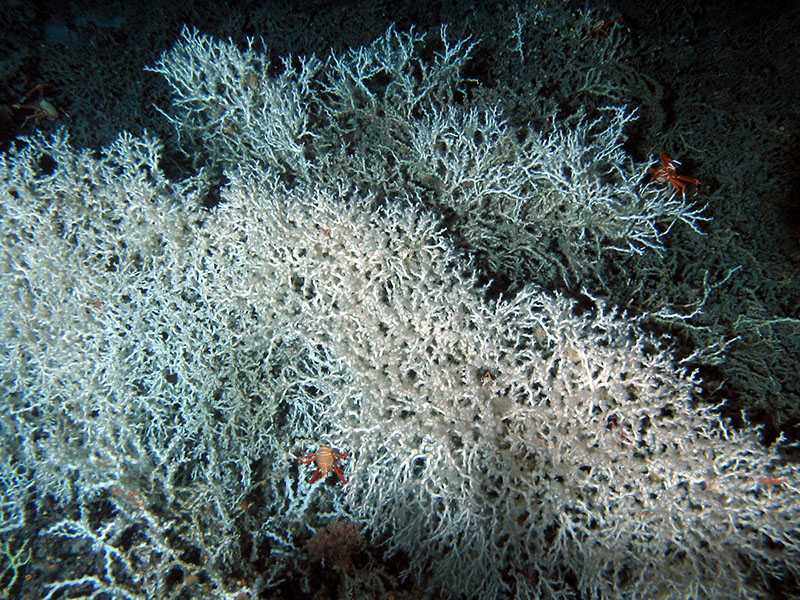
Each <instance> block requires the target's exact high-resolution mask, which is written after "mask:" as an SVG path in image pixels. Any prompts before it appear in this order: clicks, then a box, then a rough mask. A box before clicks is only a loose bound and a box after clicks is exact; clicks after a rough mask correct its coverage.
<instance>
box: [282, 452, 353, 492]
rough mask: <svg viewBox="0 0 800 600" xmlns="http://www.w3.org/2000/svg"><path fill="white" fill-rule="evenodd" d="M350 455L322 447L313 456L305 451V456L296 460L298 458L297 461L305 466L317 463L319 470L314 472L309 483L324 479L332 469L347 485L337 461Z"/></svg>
mask: <svg viewBox="0 0 800 600" xmlns="http://www.w3.org/2000/svg"><path fill="white" fill-rule="evenodd" d="M349 455H350V452H345V453H344V454H339V453H337V452H334V451H333V450H331V447H330V446H320V449H319V450H317V451H316V452H314V453H313V454H306V452H305V450H303V456H302V457H300V456H297V457H295V458H297V460H299V461H300V462H301V463H303V464H304V465H307V464H308V463H310V462H312V461H316V463H317V470H316V471H314V474H313V475H312V476H311V479H309V480H308V483H314V482H315V481H316V480H317V479H319V478H320V477H324V476H325V475H327V474H328V473H330V472H331V469H333V472H334V473H336V476H337V477H338V478H339V479H341V480H342V484H346V483H347V480H346V479H345V478H344V475H342V470H341V469H340V468H339V465H338V464H337V463H336V459H337V458H345V457H347V456H349Z"/></svg>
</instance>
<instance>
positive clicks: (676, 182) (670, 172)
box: [647, 152, 700, 198]
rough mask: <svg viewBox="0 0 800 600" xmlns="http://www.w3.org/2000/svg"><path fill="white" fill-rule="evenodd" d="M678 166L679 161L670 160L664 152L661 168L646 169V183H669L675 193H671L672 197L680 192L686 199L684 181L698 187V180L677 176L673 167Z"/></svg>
mask: <svg viewBox="0 0 800 600" xmlns="http://www.w3.org/2000/svg"><path fill="white" fill-rule="evenodd" d="M679 164H681V163H680V161H677V160H675V159H674V158H670V157H669V155H668V154H667V153H666V152H662V153H661V166H660V167H658V168H657V169H653V168H649V169H647V172H648V173H649V174H650V179H649V180H648V183H649V182H650V181H662V182H665V183H666V182H669V183H671V184H672V187H674V188H675V191H674V192H673V193H672V195H673V196H674V195H675V194H677V193H678V192H680V193H681V194H683V197H684V198H686V184H685V183H683V182H684V181H686V182H689V183H693V184H695V185H700V180H699V179H695V178H694V177H684V176H683V175H678V174H677V173H676V172H675V165H679Z"/></svg>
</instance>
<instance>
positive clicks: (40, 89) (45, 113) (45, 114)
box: [11, 85, 59, 123]
mask: <svg viewBox="0 0 800 600" xmlns="http://www.w3.org/2000/svg"><path fill="white" fill-rule="evenodd" d="M11 108H14V109H17V110H23V109H24V110H32V111H33V113H32V114H30V115H28V116H27V117H25V121H24V122H25V123H27V122H28V121H30V120H31V119H36V120H41V119H51V120H54V119H58V116H59V115H58V110H57V109H56V107H55V106H53V105H52V104H51V103H50V102H48V101H47V100H45V97H44V86H43V85H37V86H36V87H35V88H33V89H32V90H31V91H29V92H28V93H27V94H25V95H24V96H23V97H22V98H20V99H19V102H17V103H16V104H12V105H11Z"/></svg>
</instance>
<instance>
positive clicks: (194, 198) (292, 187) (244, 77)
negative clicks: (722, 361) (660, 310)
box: [0, 28, 800, 600]
mask: <svg viewBox="0 0 800 600" xmlns="http://www.w3.org/2000/svg"><path fill="white" fill-rule="evenodd" d="M475 43H476V42H475V41H473V40H457V39H453V38H452V37H451V36H450V35H449V34H448V31H447V30H446V28H442V30H441V31H440V32H439V33H438V35H428V36H425V35H423V34H421V33H419V32H417V31H415V30H411V31H407V32H400V31H397V30H395V29H394V28H390V29H389V30H388V31H387V32H386V33H385V35H383V36H381V37H380V38H378V39H377V40H375V41H374V43H372V44H371V45H368V46H366V47H361V48H356V49H353V50H349V51H345V52H341V53H338V54H332V55H331V56H329V57H327V58H317V57H313V56H310V57H293V58H287V59H285V60H283V61H279V62H277V63H275V64H271V63H270V61H269V59H268V58H267V57H266V56H265V55H264V54H261V53H259V52H258V51H256V50H255V48H254V45H251V46H250V47H246V48H244V49H241V48H237V47H236V46H235V45H234V44H233V43H231V42H226V41H220V40H216V39H213V38H210V37H207V36H204V35H201V34H199V33H197V32H195V31H191V30H186V31H184V33H183V35H182V37H181V38H180V39H179V40H178V41H177V43H176V44H175V46H174V47H173V48H172V49H170V50H168V51H167V52H165V53H164V54H163V55H162V57H161V59H160V60H159V61H158V62H157V63H156V64H155V65H154V66H153V67H152V70H153V71H155V72H157V73H160V74H161V75H163V76H164V78H166V81H167V82H168V84H169V86H170V87H171V89H172V92H173V94H174V104H173V106H172V107H162V109H163V110H164V114H165V115H166V116H167V118H168V119H169V120H170V121H171V122H172V123H173V124H174V126H175V128H176V134H177V139H178V142H179V143H180V147H181V149H182V150H183V152H184V153H185V155H186V157H187V158H188V159H190V160H191V162H193V163H194V164H195V165H197V166H198V168H197V169H196V170H195V171H194V174H192V175H186V176H183V177H182V178H173V179H168V178H167V176H166V175H165V174H164V172H162V170H161V168H160V166H159V159H160V156H161V151H162V147H161V143H160V142H159V141H157V140H155V139H153V138H151V137H147V136H144V137H134V136H131V135H128V134H121V135H120V136H119V138H118V139H117V140H116V141H115V142H114V143H113V144H111V145H109V146H108V147H106V148H105V149H103V150H102V151H78V150H75V149H73V147H72V146H71V145H70V142H69V139H68V136H67V134H66V133H65V132H64V130H59V132H57V133H55V134H52V135H47V136H45V135H32V136H31V137H29V138H28V139H26V140H24V142H22V143H18V144H17V145H16V146H15V148H13V149H12V150H10V151H9V152H8V153H6V154H4V155H2V157H0V173H1V174H2V175H1V176H2V203H1V204H0V222H1V223H2V234H3V243H2V248H0V257H1V262H0V264H1V265H2V267H1V268H2V272H1V273H0V286H1V289H0V303H1V304H2V310H1V311H0V314H1V315H2V338H1V339H2V352H1V353H0V363H2V371H0V372H1V373H2V377H3V382H2V384H3V389H4V399H3V408H2V413H0V428H2V440H3V442H2V446H0V480H1V481H0V484H2V485H0V488H1V489H2V497H0V501H1V506H2V531H3V532H5V533H8V532H20V531H24V530H25V529H24V528H25V526H26V522H27V519H28V518H30V514H31V512H30V511H31V508H30V507H31V506H33V507H36V508H37V510H39V511H45V510H47V511H49V512H48V514H51V515H53V514H55V515H57V518H55V519H54V520H52V521H51V522H50V524H49V525H48V526H47V528H46V530H43V531H41V532H40V533H39V535H42V536H49V537H50V538H51V539H52V540H53V544H56V543H62V544H66V546H64V547H65V548H70V552H73V553H75V555H79V556H80V557H82V558H81V561H80V564H75V566H74V568H73V569H72V570H71V571H63V570H62V571H61V572H60V574H59V576H57V577H54V578H52V579H51V581H50V583H48V585H47V587H46V596H45V597H46V598H47V599H55V598H62V597H72V596H75V595H81V597H87V598H114V599H126V600H130V599H139V598H173V597H174V598H178V597H197V598H201V597H202V598H215V599H216V598H228V599H231V598H248V597H258V596H259V595H260V594H262V595H264V596H263V597H269V596H268V593H269V590H271V589H274V588H276V587H278V586H280V585H282V584H284V583H285V582H286V581H287V580H288V578H290V577H293V578H294V579H293V581H297V580H298V579H297V578H298V577H300V578H302V577H306V578H307V579H306V583H305V584H302V585H303V586H305V591H306V592H308V590H309V589H310V587H309V586H311V585H312V583H311V582H312V581H313V580H314V577H315V574H316V573H318V572H319V570H320V569H323V570H324V569H326V568H327V569H333V570H338V571H339V572H340V573H341V576H342V577H347V578H350V579H349V580H348V581H350V582H351V584H352V585H353V586H355V583H353V582H354V581H355V578H356V577H357V575H356V573H358V572H360V573H361V575H360V577H362V580H361V581H362V583H361V585H362V586H369V587H368V589H369V590H370V592H369V593H370V594H372V595H371V596H370V597H387V595H388V594H389V592H391V591H392V589H393V587H392V586H393V585H395V582H396V580H397V578H398V577H399V576H400V574H398V573H397V572H395V571H392V569H391V568H388V567H387V566H386V564H387V563H386V562H383V563H380V564H379V563H378V562H377V558H378V557H383V558H381V560H383V561H391V558H392V557H395V556H396V557H400V558H399V559H398V562H400V563H402V565H403V566H402V569H403V573H402V575H403V576H405V577H406V578H407V579H408V580H410V581H415V582H418V583H419V585H420V586H423V587H424V588H427V589H430V590H434V591H439V592H441V593H442V594H444V596H443V597H458V596H464V597H474V598H484V599H485V598H519V599H523V598H552V599H555V598H620V597H631V598H634V597H636V598H656V597H658V598H668V597H669V598H688V597H693V598H734V597H736V598H740V597H747V596H756V595H759V594H761V593H763V592H764V591H765V589H766V586H767V585H768V582H769V580H770V579H769V578H770V577H773V576H780V575H781V574H785V573H792V572H794V573H796V571H797V568H798V564H800V556H798V541H800V540H799V539H798V538H799V532H798V523H800V494H798V489H797V487H796V483H797V481H798V480H800V468H798V467H797V466H796V465H792V464H786V463H784V462H782V461H781V460H780V456H779V453H778V450H777V448H775V447H773V448H766V447H764V446H763V445H762V444H761V442H760V440H759V436H758V434H757V431H756V430H755V429H753V428H750V427H749V426H747V425H746V424H745V426H744V427H742V428H738V429H737V428H733V427H732V426H731V425H729V424H728V423H727V422H726V421H724V420H723V419H722V418H721V417H720V416H719V413H718V411H716V410H715V408H714V407H707V406H703V405H702V404H699V403H698V402H696V396H697V393H698V392H699V391H700V390H701V389H702V381H701V380H700V378H699V377H698V375H697V374H696V373H694V372H690V371H688V370H687V369H686V367H685V366H683V365H682V364H680V363H677V362H676V361H675V360H674V359H673V358H672V355H671V353H670V351H669V348H668V347H667V345H666V343H665V341H664V340H662V339H659V338H658V337H655V336H654V335H652V334H649V333H647V332H646V331H645V330H644V328H643V327H642V323H641V321H640V318H639V317H635V316H632V315H628V314H622V313H620V312H619V311H616V310H615V309H614V308H613V307H612V306H609V305H607V304H606V303H604V302H603V300H602V299H600V298H593V297H592V296H589V295H585V296H583V299H582V300H581V302H577V301H576V300H574V299H571V298H569V297H566V296H565V295H563V294H562V293H560V292H558V291H554V289H555V288H554V287H553V286H544V285H542V282H544V281H547V282H552V281H561V282H567V283H570V284H573V283H574V282H580V281H581V280H582V278H584V277H599V276H601V275H602V265H603V264H604V261H607V260H610V259H613V258H614V257H618V256H625V255H631V254H644V253H651V252H652V253H658V252H662V251H663V240H662V236H663V233H664V232H665V231H666V230H667V229H668V228H670V227H672V226H676V227H677V226H684V227H688V228H695V229H697V228H698V227H699V226H700V224H701V223H700V221H701V219H702V218H703V217H702V215H701V212H700V208H699V207H696V206H693V205H692V204H690V203H689V202H688V201H687V200H686V198H684V197H683V194H676V193H674V191H675V190H673V189H672V186H670V185H669V184H668V183H667V185H664V184H663V182H660V181H653V182H650V183H648V182H647V181H646V178H645V179H643V177H642V174H643V173H644V171H645V169H646V168H647V166H648V165H647V164H635V163H634V162H633V161H632V160H631V159H630V157H628V156H627V155H626V153H625V151H624V149H623V147H622V143H623V141H624V134H623V128H624V126H625V124H626V123H627V122H629V121H630V119H631V118H632V115H631V111H629V110H625V109H622V108H612V107H609V108H608V109H606V110H603V111H601V112H600V113H599V114H597V115H595V116H594V117H592V118H588V117H587V118H584V119H577V120H572V121H570V122H569V123H568V124H567V123H561V122H559V121H557V120H555V119H553V120H552V123H551V127H549V128H548V130H547V131H546V132H539V131H537V130H534V129H531V128H524V127H522V128H521V127H512V126H511V124H509V123H508V122H506V121H505V120H504V119H503V118H502V117H501V116H500V114H499V113H498V112H497V111H496V110H494V109H491V108H487V109H484V110H479V109H476V108H465V107H464V106H463V105H462V103H460V102H459V101H458V96H459V94H460V93H461V90H462V87H463V85H464V83H465V82H464V80H463V79H462V75H461V67H462V66H463V65H464V64H465V62H466V61H467V59H468V58H469V56H470V53H471V52H472V51H473V49H474V45H475ZM425 44H429V46H426V47H429V48H433V49H434V51H428V52H425V53H424V56H425V57H426V58H425V59H423V58H421V56H422V54H421V52H420V49H421V47H422V46H423V45H425ZM187 162H189V161H187ZM674 162H677V161H674ZM650 164H652V162H651V163H650ZM201 165H202V168H199V167H200V166H201ZM219 170H221V171H222V172H224V182H223V183H222V185H220V184H219V181H220V180H218V179H214V177H213V175H212V174H213V173H214V172H218V171H219ZM684 179H686V178H684ZM687 181H691V180H687ZM217 194H218V199H217V201H216V202H214V203H210V202H208V201H207V200H208V198H209V197H212V196H214V195H217ZM211 204H214V205H213V206H212V207H211V208H208V206H210V205H211ZM444 215H447V219H446V220H445V219H444ZM486 273H489V274H498V273H502V274H503V275H504V277H506V278H507V279H508V280H511V281H515V282H519V284H518V285H516V286H509V287H508V288H506V290H505V291H504V292H503V293H502V294H499V293H497V292H496V289H495V288H492V281H491V277H487V276H486V275H485V274H486ZM323 447H325V448H327V452H334V453H336V454H335V456H340V457H344V456H345V455H346V456H347V458H346V460H343V459H338V462H337V469H338V468H340V469H341V472H339V471H338V470H337V471H336V475H338V476H334V475H333V473H330V477H327V476H322V475H326V474H328V471H324V473H320V476H319V477H316V476H315V477H312V478H311V479H312V481H311V482H310V481H309V475H310V474H311V472H312V470H311V469H310V467H304V466H303V465H300V464H299V463H298V461H297V459H296V457H298V456H301V457H302V458H304V459H306V458H308V457H310V456H312V454H313V455H314V456H315V457H316V458H315V459H308V460H306V462H311V460H316V463H315V464H314V465H313V466H314V467H318V468H323V467H326V466H327V468H328V470H330V469H331V468H333V465H332V464H331V465H328V463H327V462H325V463H324V464H322V462H324V461H323V459H325V460H327V458H329V457H328V456H327V454H325V452H326V451H324V450H323V451H322V452H319V450H320V448H323ZM306 452H307V453H308V454H304V453H306ZM330 458H332V457H330ZM321 461H322V462H321ZM307 469H309V470H307ZM323 470H324V468H323ZM345 480H346V484H344V483H343V481H345ZM334 524H337V525H335V526H334ZM332 527H334V528H338V529H341V530H344V531H346V532H347V535H346V536H342V537H341V539H342V540H344V539H345V538H346V539H347V540H350V541H348V542H347V543H346V544H345V542H344V541H343V542H342V543H343V544H345V545H346V549H345V551H346V553H347V557H346V558H344V557H337V556H335V554H336V552H337V550H336V540H337V537H336V536H332V535H331V534H330V532H331V531H334V529H331V528H332ZM338 529H337V530H338ZM362 536H363V537H362ZM323 538H324V543H323ZM6 539H10V538H6ZM13 539H14V540H15V541H14V542H13V543H12V544H9V543H8V542H6V543H4V548H3V558H2V559H0V561H2V562H1V563H0V564H2V565H3V566H2V568H3V569H4V571H3V573H4V575H3V576H4V578H5V579H4V581H6V582H8V581H13V580H12V579H11V578H12V575H15V574H16V573H17V570H18V569H20V568H22V567H21V565H22V564H24V563H25V562H26V552H25V549H26V548H27V547H28V546H27V545H26V542H25V541H24V540H23V538H22V537H20V536H19V535H17V536H16V537H14V538H13ZM20 540H23V541H22V542H21V541H20ZM368 546H370V547H371V550H370V553H371V555H372V557H373V558H372V559H368V558H365V557H364V556H363V555H362V554H361V553H362V552H366V550H365V548H367V547H368ZM309 547H311V548H312V549H313V551H312V553H311V554H309V551H308V549H309ZM321 548H324V550H320V549H321ZM343 548H344V546H343ZM63 551H64V552H66V551H67V550H63ZM331 555H333V556H331ZM27 559H28V560H30V556H29V555H28V556H27ZM369 560H373V563H372V566H371V567H370V566H369V565H370V563H369ZM304 565H310V566H304ZM313 565H316V566H313ZM320 565H322V567H320ZM359 569H360V571H359ZM369 569H371V571H370V573H371V575H370V576H369V577H368V576H367V575H364V573H365V572H366V571H367V570H369ZM298 574H299V575H298ZM17 579H18V578H17ZM367 582H368V583H367ZM13 583H14V585H16V584H17V581H13ZM352 589H355V588H352ZM361 589H366V588H364V587H362V588H361ZM64 594H66V596H65V595H64ZM379 594H384V595H383V596H381V595H379Z"/></svg>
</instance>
